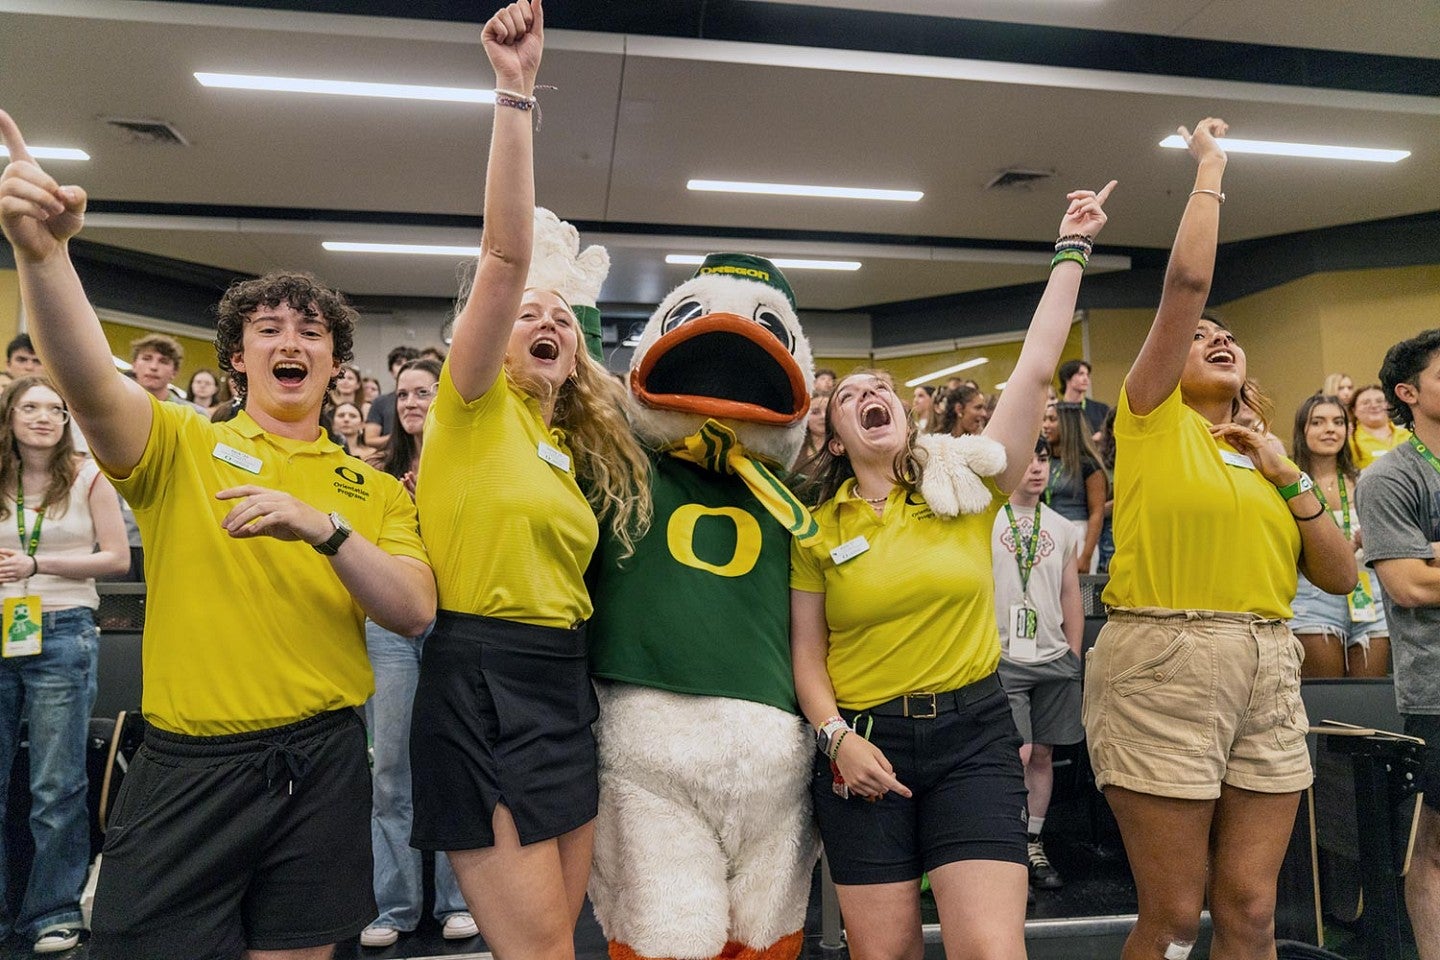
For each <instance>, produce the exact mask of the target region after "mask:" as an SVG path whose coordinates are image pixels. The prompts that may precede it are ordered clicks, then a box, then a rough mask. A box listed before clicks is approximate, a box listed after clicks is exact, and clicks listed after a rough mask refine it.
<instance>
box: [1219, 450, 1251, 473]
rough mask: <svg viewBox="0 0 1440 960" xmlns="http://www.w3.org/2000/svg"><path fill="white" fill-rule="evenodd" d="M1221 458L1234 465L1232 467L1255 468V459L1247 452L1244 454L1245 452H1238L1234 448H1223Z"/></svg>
mask: <svg viewBox="0 0 1440 960" xmlns="http://www.w3.org/2000/svg"><path fill="white" fill-rule="evenodd" d="M1220 459H1221V460H1224V461H1225V462H1226V463H1228V464H1230V466H1232V467H1240V468H1241V469H1244V470H1254V469H1255V461H1254V460H1251V459H1250V458H1249V457H1247V456H1245V454H1243V453H1236V452H1235V451H1234V450H1221V451H1220Z"/></svg>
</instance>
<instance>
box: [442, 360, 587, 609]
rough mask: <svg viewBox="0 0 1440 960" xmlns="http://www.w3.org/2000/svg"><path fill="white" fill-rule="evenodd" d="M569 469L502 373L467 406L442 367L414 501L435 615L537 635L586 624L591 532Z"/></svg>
mask: <svg viewBox="0 0 1440 960" xmlns="http://www.w3.org/2000/svg"><path fill="white" fill-rule="evenodd" d="M547 457H548V458H549V459H544V458H547ZM569 459H570V451H569V449H568V448H567V447H566V446H565V440H564V433H563V431H560V430H554V431H552V430H550V429H549V428H547V427H546V426H545V421H544V419H543V417H542V416H541V413H540V405H539V403H538V402H536V400H535V399H534V398H533V397H531V396H529V395H528V394H526V393H525V391H523V390H521V389H520V388H519V387H517V386H515V385H514V384H513V383H511V382H510V378H509V377H508V376H507V375H505V374H503V373H502V374H501V375H500V376H499V377H496V379H495V384H494V385H493V386H492V387H491V388H490V389H489V390H487V391H486V392H485V393H484V394H482V395H481V396H479V397H476V398H475V399H474V400H473V401H471V402H470V403H468V404H467V403H465V402H463V401H462V400H461V398H460V393H459V391H457V390H456V389H455V382H454V381H453V380H451V379H450V366H449V364H448V362H447V364H446V366H445V368H444V369H443V370H441V371H440V383H439V390H438V392H437V393H436V395H435V401H434V403H432V404H431V405H430V413H429V416H428V420H427V422H426V424H425V445H424V447H423V448H422V449H421V452H420V481H419V486H418V487H417V489H416V497H415V500H416V505H417V506H418V507H419V508H420V534H421V536H422V537H423V538H424V540H425V546H426V548H427V549H428V550H429V551H430V557H431V561H432V563H433V564H434V566H435V580H436V583H437V584H438V586H439V590H440V608H441V609H442V610H453V611H455V612H457V613H470V614H478V615H480V616H486V617H498V618H500V619H503V620H515V621H518V622H521V623H533V624H537V625H540V626H547V627H569V626H572V625H574V624H575V623H577V622H578V621H581V620H585V619H587V618H588V617H589V616H590V613H591V606H590V594H589V592H588V591H587V590H586V589H585V582H584V575H585V568H586V567H587V566H588V565H589V563H590V555H591V554H592V553H594V552H595V545H596V544H597V543H598V542H599V539H600V527H599V524H598V523H596V521H595V513H594V511H593V510H591V509H590V504H589V503H588V502H586V500H585V494H584V493H582V492H581V490H580V487H579V486H578V485H577V484H576V482H575V472H574V464H573V463H572V464H569V465H568V466H566V465H564V464H565V462H566V461H568V460H569Z"/></svg>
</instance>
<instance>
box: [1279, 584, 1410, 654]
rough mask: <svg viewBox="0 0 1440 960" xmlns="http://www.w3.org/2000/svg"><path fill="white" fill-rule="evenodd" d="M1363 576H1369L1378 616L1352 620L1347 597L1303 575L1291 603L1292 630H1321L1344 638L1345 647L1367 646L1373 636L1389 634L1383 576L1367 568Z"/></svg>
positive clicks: (1322, 632) (1326, 634)
mask: <svg viewBox="0 0 1440 960" xmlns="http://www.w3.org/2000/svg"><path fill="white" fill-rule="evenodd" d="M1360 576H1362V577H1369V578H1370V591H1371V596H1373V597H1374V598H1375V611H1376V613H1377V614H1378V619H1375V620H1371V621H1368V622H1367V621H1364V620H1351V619H1350V607H1349V606H1348V605H1347V604H1346V602H1345V598H1344V597H1337V596H1335V594H1333V593H1326V592H1325V591H1324V590H1321V589H1320V588H1319V587H1317V586H1315V584H1313V583H1311V582H1310V581H1309V580H1306V579H1305V576H1304V574H1301V575H1300V582H1299V585H1298V587H1297V589H1296V591H1295V602H1294V603H1292V604H1291V605H1290V607H1291V611H1292V612H1293V613H1294V619H1292V620H1291V621H1290V630H1291V632H1293V633H1319V634H1324V635H1325V636H1327V637H1336V638H1338V639H1340V640H1343V641H1345V646H1347V647H1353V646H1364V645H1365V644H1366V643H1367V642H1368V641H1369V640H1370V638H1371V637H1388V636H1390V625H1389V624H1388V623H1386V622H1385V595H1384V594H1383V593H1381V591H1380V578H1379V577H1377V576H1375V574H1374V573H1373V572H1371V571H1369V570H1366V569H1365V568H1364V567H1361V568H1360Z"/></svg>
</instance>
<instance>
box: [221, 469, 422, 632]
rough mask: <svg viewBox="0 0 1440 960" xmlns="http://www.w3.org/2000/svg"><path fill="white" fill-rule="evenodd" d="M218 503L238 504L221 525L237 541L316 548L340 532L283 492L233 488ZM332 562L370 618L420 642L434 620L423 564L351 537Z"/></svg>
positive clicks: (359, 536) (223, 493) (321, 515)
mask: <svg viewBox="0 0 1440 960" xmlns="http://www.w3.org/2000/svg"><path fill="white" fill-rule="evenodd" d="M215 499H217V500H238V501H239V502H238V503H237V504H236V505H235V506H234V507H233V508H232V509H231V510H230V512H229V513H228V514H226V515H225V519H224V520H223V521H221V526H223V527H224V528H225V530H226V532H228V533H229V534H230V536H232V537H234V538H236V539H237V540H240V539H247V538H251V537H274V538H275V539H277V540H290V541H294V540H300V541H303V542H305V543H308V544H310V545H312V546H313V545H315V544H317V543H324V542H325V541H326V540H328V539H330V536H331V534H333V533H334V532H335V525H334V524H333V523H331V522H330V517H329V515H328V514H325V513H321V512H320V511H319V510H317V509H315V508H314V507H312V506H310V505H309V504H307V503H305V502H304V501H302V500H297V499H296V498H295V497H292V496H291V495H290V494H288V493H284V492H282V491H279V490H270V489H268V488H266V487H257V486H244V487H232V488H231V489H229V490H221V491H220V492H219V493H217V494H215ZM329 559H330V566H331V567H332V568H333V569H334V571H335V575H336V576H338V577H339V578H340V582H341V583H343V584H345V589H347V590H349V591H350V595H351V596H352V597H354V598H355V602H356V603H358V604H360V608H361V609H362V610H364V611H365V615H366V616H367V617H369V618H370V619H371V620H374V621H375V622H376V623H378V624H379V625H380V626H382V627H384V628H385V629H386V630H390V631H392V632H394V633H398V634H400V635H401V636H402V637H415V636H419V635H420V633H421V632H423V631H424V629H425V627H426V626H427V625H428V624H429V623H430V621H431V620H433V619H434V618H435V575H434V573H432V572H431V570H430V568H429V567H428V566H426V565H425V564H423V563H421V562H420V561H419V560H416V559H414V558H413V557H402V556H395V555H393V554H389V553H386V552H385V551H384V550H382V549H380V547H378V546H377V545H375V544H374V543H371V542H370V541H369V540H366V539H365V538H364V537H362V536H361V535H360V534H359V533H352V534H351V535H350V536H349V537H348V538H347V539H346V540H345V542H344V543H342V544H341V545H340V549H339V550H338V551H336V553H335V555H334V556H333V557H330V558H329Z"/></svg>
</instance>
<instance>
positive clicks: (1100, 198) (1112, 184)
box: [1095, 180, 1120, 206]
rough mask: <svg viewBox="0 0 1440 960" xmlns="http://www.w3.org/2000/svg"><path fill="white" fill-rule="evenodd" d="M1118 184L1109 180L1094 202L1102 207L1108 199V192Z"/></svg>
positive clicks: (1118, 182)
mask: <svg viewBox="0 0 1440 960" xmlns="http://www.w3.org/2000/svg"><path fill="white" fill-rule="evenodd" d="M1119 184H1120V181H1119V180H1111V181H1110V182H1109V183H1107V184H1105V186H1104V188H1103V189H1101V191H1100V192H1099V193H1097V194H1096V195H1095V202H1096V203H1098V204H1101V205H1102V206H1103V205H1104V203H1105V201H1106V200H1108V199H1109V198H1110V191H1111V190H1114V189H1115V188H1116V187H1117V186H1119Z"/></svg>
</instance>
